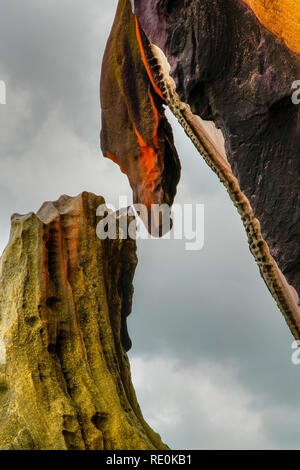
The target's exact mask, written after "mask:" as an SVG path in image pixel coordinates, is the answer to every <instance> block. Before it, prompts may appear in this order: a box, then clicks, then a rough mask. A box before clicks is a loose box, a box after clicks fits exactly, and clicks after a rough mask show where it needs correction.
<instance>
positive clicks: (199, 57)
mask: <svg viewBox="0 0 300 470" xmlns="http://www.w3.org/2000/svg"><path fill="white" fill-rule="evenodd" d="M119 4H120V5H122V6H123V7H124V8H125V7H126V8H127V10H128V12H130V13H131V15H132V17H136V21H137V23H138V25H139V31H140V34H143V35H144V36H143V37H144V38H147V40H148V42H147V40H146V39H145V41H144V43H143V44H142V49H143V51H144V56H145V57H146V59H147V66H148V68H145V70H146V71H147V73H148V76H149V83H151V86H152V82H154V83H155V86H156V88H158V90H159V91H158V93H159V92H160V93H161V94H162V96H163V98H164V100H165V103H166V104H167V105H168V106H169V107H170V109H171V110H172V112H173V113H174V115H175V116H176V117H177V119H178V121H179V122H180V123H181V125H182V126H183V127H184V129H185V131H186V133H187V135H188V136H189V137H190V138H191V140H192V141H193V143H194V144H195V145H196V147H197V149H198V150H199V152H200V153H201V155H202V156H203V157H204V159H205V161H206V162H207V163H208V165H209V166H210V167H211V168H212V170H213V171H214V172H215V173H216V174H217V175H218V177H219V179H220V180H221V182H222V183H223V184H224V185H225V186H226V188H227V190H228V193H229V195H230V197H231V199H232V201H233V203H234V204H235V206H236V207H237V209H238V211H239V213H240V215H241V218H242V221H243V223H244V226H245V229H246V231H247V234H248V240H249V246H250V249H251V252H252V253H253V255H254V257H255V260H256V261H257V263H258V266H259V269H260V272H261V274H262V276H263V278H264V280H265V282H266V284H267V286H268V288H269V290H270V292H271V294H272V296H273V297H274V299H275V300H276V302H277V304H278V306H279V308H280V309H281V311H282V313H283V314H284V316H285V319H286V321H287V323H288V325H289V327H290V329H291V331H292V333H293V334H294V336H295V337H296V338H297V339H300V307H299V295H300V251H299V246H300V217H299V214H300V158H299V157H300V106H296V105H295V104H294V103H293V102H292V94H293V92H294V89H293V88H292V84H293V82H294V81H296V80H299V79H300V56H299V54H297V53H299V52H300V36H299V29H300V16H299V15H300V11H299V1H298V0H283V1H279V0H270V1H265V0H247V1H246V2H243V1H242V0H134V1H133V2H130V1H129V0H120V2H119ZM132 5H133V6H134V9H132ZM119 11H120V10H119ZM119 11H118V13H117V20H118V21H119V23H120V21H122V19H121V17H120V15H119ZM118 21H117V22H118ZM115 24H116V23H115ZM126 28H127V26H126V24H125V23H123V31H124V33H125V34H126ZM119 29H122V28H120V26H119ZM141 32H142V33H141ZM112 34H114V31H112ZM125 37H126V36H125ZM128 44H130V42H128ZM149 51H150V53H149ZM141 54H142V52H141ZM108 62H109V61H108V60H107V61H106V62H105V63H104V68H105V67H106V66H107V63H108ZM104 73H105V70H104V71H103V74H104ZM124 78H125V77H124ZM149 86H150V85H149ZM123 89H124V90H125V87H123ZM102 94H105V88H104V89H102ZM116 112H117V108H116ZM119 116H120V119H121V120H122V119H123V117H124V115H122V113H120V115H119ZM142 118H144V116H142ZM143 122H144V126H148V123H147V119H143ZM129 147H130V145H129ZM127 153H129V151H128V152H127ZM166 173H167V174H168V179H169V180H172V178H173V177H174V181H176V176H175V173H173V174H172V169H167V170H166Z"/></svg>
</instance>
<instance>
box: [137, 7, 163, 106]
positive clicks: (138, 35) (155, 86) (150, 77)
mask: <svg viewBox="0 0 300 470" xmlns="http://www.w3.org/2000/svg"><path fill="white" fill-rule="evenodd" d="M135 28H136V38H137V41H138V44H139V47H140V51H141V56H142V60H143V64H144V66H145V69H146V71H147V74H148V77H149V79H150V81H151V83H152V86H153V88H154V90H155V91H156V93H157V94H158V95H159V96H160V97H161V98H162V99H163V100H164V101H165V98H164V96H163V94H162V92H161V90H160V89H159V87H158V86H157V85H156V83H155V80H154V78H153V75H152V72H151V70H150V67H149V64H148V61H147V58H146V55H145V51H144V46H143V42H142V38H141V32H140V26H139V20H138V19H137V17H136V16H135Z"/></svg>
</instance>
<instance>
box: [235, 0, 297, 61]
mask: <svg viewBox="0 0 300 470" xmlns="http://www.w3.org/2000/svg"><path fill="white" fill-rule="evenodd" d="M242 1H243V2H244V3H246V4H247V5H248V6H249V7H250V8H251V9H252V10H253V12H254V13H255V15H256V16H257V18H258V19H259V21H260V22H261V23H262V24H263V25H264V26H265V27H266V28H267V29H268V30H269V31H271V32H272V33H273V34H274V35H275V36H276V37H278V38H279V39H282V40H283V41H284V43H285V44H286V45H287V47H288V48H289V49H291V50H292V51H293V52H296V53H297V54H300V0H242Z"/></svg>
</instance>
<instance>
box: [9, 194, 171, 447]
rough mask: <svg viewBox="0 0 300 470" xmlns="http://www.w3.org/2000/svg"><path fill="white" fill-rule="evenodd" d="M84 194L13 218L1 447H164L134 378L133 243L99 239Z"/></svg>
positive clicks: (93, 205) (92, 206)
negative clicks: (130, 329)
mask: <svg viewBox="0 0 300 470" xmlns="http://www.w3.org/2000/svg"><path fill="white" fill-rule="evenodd" d="M103 203H104V200H103V198H101V197H98V196H95V195H93V194H89V193H82V194H81V195H79V196H78V197H75V198H71V197H68V196H62V197H61V198H60V199H59V200H58V201H57V202H53V203H52V202H47V203H45V204H44V205H43V206H42V208H41V209H40V211H39V212H38V213H37V214H34V213H31V214H28V215H25V216H20V215H14V216H13V217H12V227H11V234H10V239H9V243H8V246H7V248H6V249H5V251H4V253H3V256H2V258H1V266H0V285H1V287H0V343H1V354H0V363H1V364H0V448H1V449H51V450H54V449H58V450H59V449H99V450H100V449H164V448H166V447H165V446H164V445H163V444H162V442H161V439H160V437H159V436H158V435H157V434H155V433H154V432H153V431H152V429H150V427H149V426H148V425H147V424H146V423H145V421H144V419H143V417H142V414H141V411H140V408H139V405H138V403H137V400H136V396H135V392H134V388H133V386H132V383H131V375H130V366H129V362H128V358H127V355H126V350H128V349H129V348H130V345H131V343H130V340H129V337H128V333H127V328H126V317H127V315H128V314H129V313H130V311H131V299H132V294H133V287H132V279H133V275H134V271H135V268H136V264H137V257H136V245H135V241H133V240H131V239H128V240H120V239H116V240H105V241H100V240H99V239H98V238H97V236H96V224H97V220H98V219H97V218H96V209H97V207H98V206H99V205H100V204H103Z"/></svg>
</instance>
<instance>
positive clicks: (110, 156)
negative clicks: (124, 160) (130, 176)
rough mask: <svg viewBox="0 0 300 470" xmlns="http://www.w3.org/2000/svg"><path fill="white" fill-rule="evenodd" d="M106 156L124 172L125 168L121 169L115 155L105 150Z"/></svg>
mask: <svg viewBox="0 0 300 470" xmlns="http://www.w3.org/2000/svg"><path fill="white" fill-rule="evenodd" d="M106 157H107V158H109V159H110V160H112V161H113V162H114V163H116V164H117V165H118V166H119V167H120V170H121V171H122V173H124V174H126V172H125V170H123V168H122V167H121V165H120V163H119V162H118V159H117V157H115V156H114V155H113V154H112V153H110V152H106Z"/></svg>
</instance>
